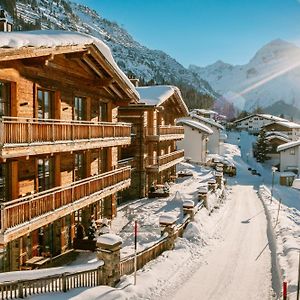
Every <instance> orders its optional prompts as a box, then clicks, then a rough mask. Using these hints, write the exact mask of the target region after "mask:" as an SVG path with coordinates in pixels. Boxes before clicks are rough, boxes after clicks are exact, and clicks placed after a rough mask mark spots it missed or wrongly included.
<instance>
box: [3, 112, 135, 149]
mask: <svg viewBox="0 0 300 300" xmlns="http://www.w3.org/2000/svg"><path fill="white" fill-rule="evenodd" d="M130 134H131V124H128V123H109V122H89V121H73V120H52V119H29V118H19V117H2V118H1V119H0V145H6V146H15V145H32V144H34V145H36V144H41V143H42V144H45V143H46V144H52V143H56V144H57V143H63V142H69V141H78V140H89V141H93V140H99V139H102V140H103V139H117V138H130Z"/></svg>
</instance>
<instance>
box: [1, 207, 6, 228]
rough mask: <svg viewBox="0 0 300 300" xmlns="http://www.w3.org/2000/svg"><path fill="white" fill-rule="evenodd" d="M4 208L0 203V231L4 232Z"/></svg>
mask: <svg viewBox="0 0 300 300" xmlns="http://www.w3.org/2000/svg"><path fill="white" fill-rule="evenodd" d="M4 209H5V206H4V205H3V204H1V233H3V232H4V230H5V224H4Z"/></svg>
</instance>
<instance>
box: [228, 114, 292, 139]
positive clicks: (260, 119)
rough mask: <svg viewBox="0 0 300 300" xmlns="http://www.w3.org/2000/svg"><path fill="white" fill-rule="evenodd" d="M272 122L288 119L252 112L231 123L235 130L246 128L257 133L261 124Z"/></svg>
mask: <svg viewBox="0 0 300 300" xmlns="http://www.w3.org/2000/svg"><path fill="white" fill-rule="evenodd" d="M273 122H288V120H285V119H282V118H279V117H276V116H272V115H267V114H253V115H250V116H247V117H245V118H242V119H239V120H236V121H234V122H233V124H234V126H235V128H236V129H237V130H247V131H248V132H249V133H252V134H257V133H258V132H259V131H260V130H261V128H262V127H263V126H265V125H267V124H269V123H273Z"/></svg>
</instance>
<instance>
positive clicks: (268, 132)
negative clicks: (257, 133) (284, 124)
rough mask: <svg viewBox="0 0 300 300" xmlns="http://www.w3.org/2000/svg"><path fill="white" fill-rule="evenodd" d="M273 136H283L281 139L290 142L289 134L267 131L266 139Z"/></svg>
mask: <svg viewBox="0 0 300 300" xmlns="http://www.w3.org/2000/svg"><path fill="white" fill-rule="evenodd" d="M271 136H281V137H283V138H285V139H287V140H288V142H289V141H290V138H289V136H288V135H287V134H284V133H282V132H280V131H267V132H266V137H271Z"/></svg>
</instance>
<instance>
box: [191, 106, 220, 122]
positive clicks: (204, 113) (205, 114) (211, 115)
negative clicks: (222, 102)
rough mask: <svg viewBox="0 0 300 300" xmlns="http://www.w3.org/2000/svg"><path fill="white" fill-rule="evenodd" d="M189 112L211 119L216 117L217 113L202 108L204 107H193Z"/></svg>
mask: <svg viewBox="0 0 300 300" xmlns="http://www.w3.org/2000/svg"><path fill="white" fill-rule="evenodd" d="M191 113H192V114H195V115H198V116H202V117H204V118H208V119H213V120H215V119H216V118H217V116H218V115H219V114H218V113H217V112H216V111H214V110H208V109H204V108H195V109H193V110H192V112H191ZM222 117H223V116H222Z"/></svg>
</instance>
